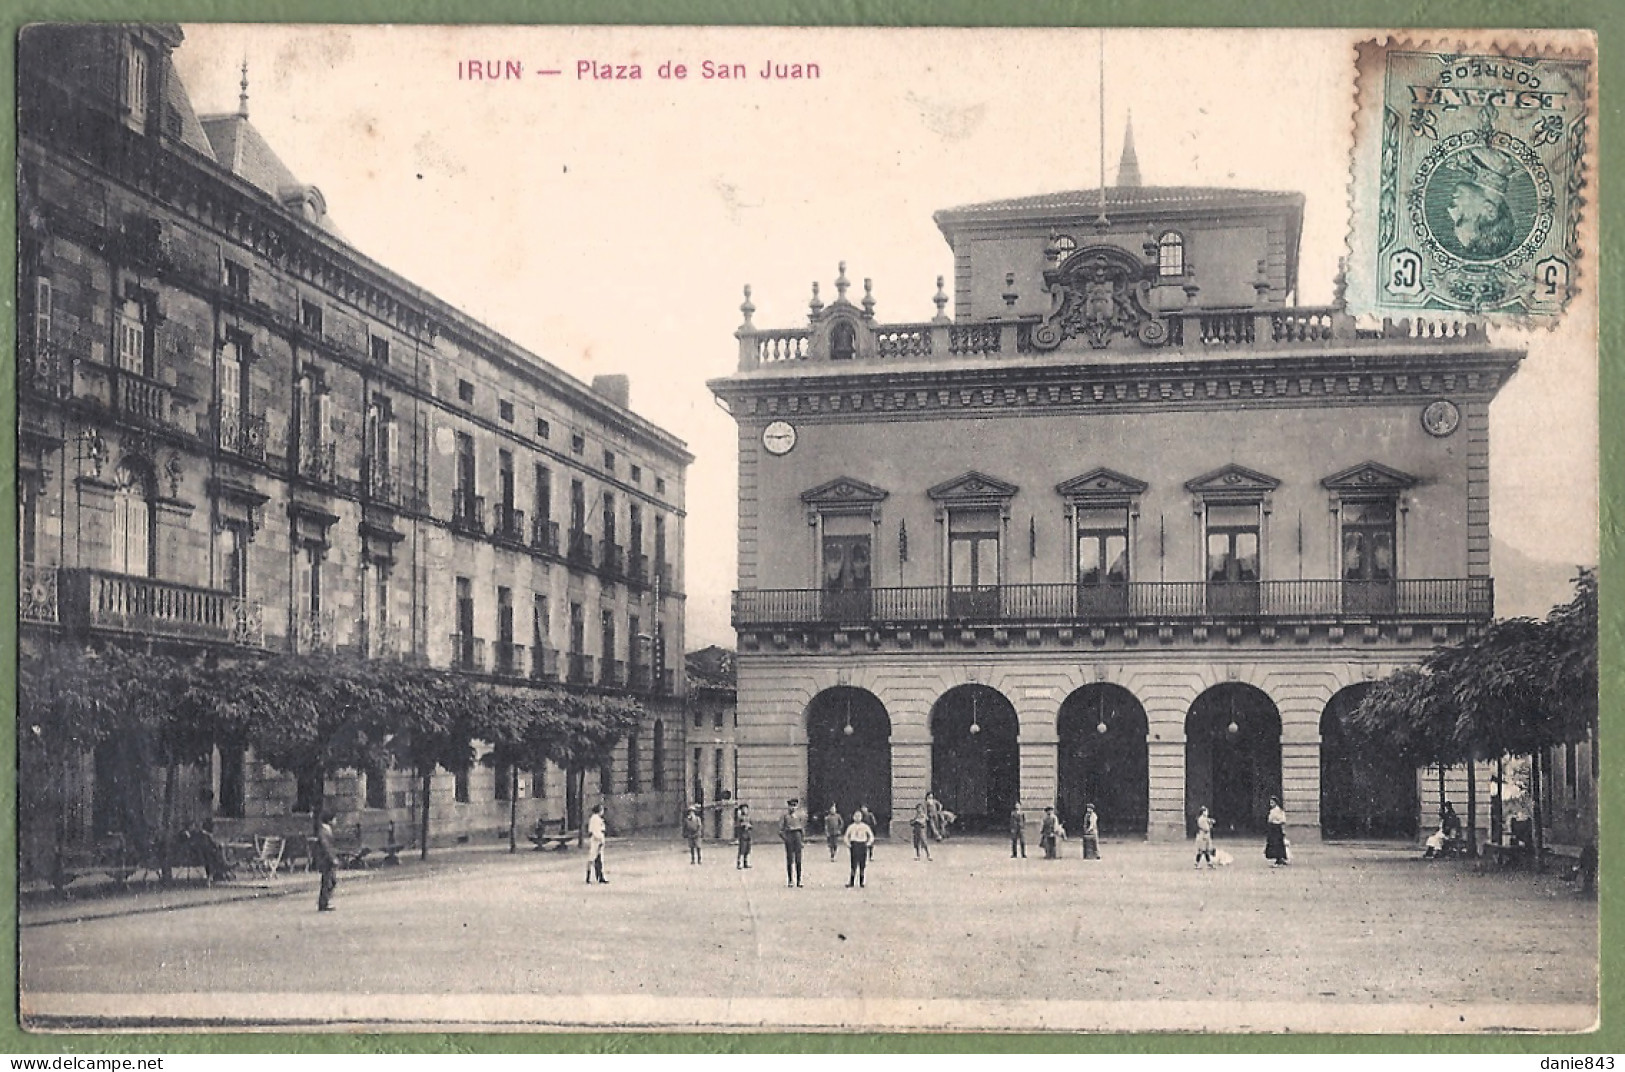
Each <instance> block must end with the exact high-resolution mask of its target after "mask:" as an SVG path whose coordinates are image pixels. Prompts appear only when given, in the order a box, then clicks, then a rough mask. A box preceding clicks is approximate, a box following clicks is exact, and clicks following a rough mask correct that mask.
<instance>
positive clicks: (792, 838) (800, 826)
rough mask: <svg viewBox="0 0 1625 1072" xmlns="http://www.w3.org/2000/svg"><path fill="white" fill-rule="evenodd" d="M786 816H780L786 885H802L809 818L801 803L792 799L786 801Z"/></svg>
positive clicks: (780, 837) (780, 835)
mask: <svg viewBox="0 0 1625 1072" xmlns="http://www.w3.org/2000/svg"><path fill="white" fill-rule="evenodd" d="M784 803H785V808H784V814H783V815H781V816H779V840H780V841H783V842H784V878H785V885H787V886H797V887H799V886H800V885H801V847H802V845H803V843H804V842H805V841H806V839H807V816H806V814H805V813H803V812H802V810H801V801H800V799H799V798H797V797H791V798H790V799H789V800H787V801H785V802H784Z"/></svg>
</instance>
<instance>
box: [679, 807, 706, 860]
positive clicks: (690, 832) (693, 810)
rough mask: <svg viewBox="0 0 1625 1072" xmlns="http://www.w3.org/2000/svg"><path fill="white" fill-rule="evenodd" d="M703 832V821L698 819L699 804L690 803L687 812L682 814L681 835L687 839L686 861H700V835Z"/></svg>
mask: <svg viewBox="0 0 1625 1072" xmlns="http://www.w3.org/2000/svg"><path fill="white" fill-rule="evenodd" d="M704 832H705V823H704V822H702V821H701V819H700V806H699V805H698V804H690V805H689V806H688V814H686V815H684V816H683V837H684V838H686V839H687V840H688V862H689V863H691V864H697V863H699V862H700V835H701V834H703V833H704Z"/></svg>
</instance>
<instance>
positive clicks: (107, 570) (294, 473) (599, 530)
mask: <svg viewBox="0 0 1625 1072" xmlns="http://www.w3.org/2000/svg"><path fill="white" fill-rule="evenodd" d="M181 40H182V34H181V31H180V30H179V28H177V27H174V26H135V25H106V26H99V27H52V26H41V27H34V28H30V29H29V30H28V31H26V32H25V33H24V35H23V37H22V39H21V45H20V49H19V64H20V69H19V81H18V85H19V87H20V98H21V99H20V141H19V155H20V171H19V180H20V188H19V203H20V214H19V215H20V226H19V235H20V240H21V281H22V286H21V291H22V293H21V295H20V297H21V301H20V316H19V324H20V325H21V326H20V329H19V336H20V337H19V340H18V343H19V346H18V354H19V361H18V398H19V411H20V426H21V428H20V441H19V451H18V459H19V462H18V464H19V473H18V481H17V487H18V498H19V526H20V544H21V563H22V564H21V570H22V584H21V593H22V605H21V618H22V622H23V633H22V649H23V658H25V659H26V658H28V657H29V653H30V651H31V648H32V646H33V645H35V644H37V643H39V642H40V641H42V640H44V639H46V638H49V637H51V636H53V635H64V634H66V635H71V636H76V637H80V638H88V639H94V640H112V641H126V642H134V643H139V644H155V645H158V646H160V647H164V646H168V647H171V648H178V649H180V650H188V651H196V650H200V649H205V648H213V649H216V650H217V651H219V652H221V653H224V654H227V655H230V656H247V655H253V654H256V653H262V652H273V651H290V650H291V651H296V652H313V651H324V650H334V649H340V650H343V649H348V650H353V651H355V652H358V653H360V654H362V655H364V656H367V657H373V658H411V659H416V660H421V661H427V662H428V663H429V664H432V665H436V666H443V667H452V668H456V669H458V670H461V671H464V672H466V673H468V674H469V675H472V676H473V677H475V678H478V679H482V680H486V681H496V682H500V683H506V684H510V685H513V686H515V687H524V686H526V685H527V684H528V683H531V682H537V681H545V682H558V683H561V684H563V685H567V686H569V687H572V688H580V689H588V690H603V691H605V692H607V693H610V694H617V695H635V696H637V697H640V698H641V699H642V701H643V703H644V706H645V709H646V711H647V712H648V717H647V718H646V720H645V722H644V724H643V726H642V728H641V730H640V732H639V735H638V737H637V738H636V739H635V740H633V741H631V742H630V743H629V744H627V745H623V746H622V748H621V750H620V753H619V756H618V758H617V760H616V763H615V765H614V768H613V769H612V770H610V771H608V772H606V773H605V774H604V775H603V776H602V777H601V778H591V779H588V782H589V785H588V790H589V793H590V794H593V795H596V794H597V793H599V792H602V793H603V794H606V795H608V796H609V797H611V798H613V799H612V800H611V807H610V814H611V816H612V821H613V822H615V823H616V824H617V825H619V826H620V827H622V828H632V827H636V826H639V825H647V824H651V823H661V824H669V823H673V822H675V821H676V819H677V817H678V815H679V813H680V808H679V806H678V805H679V803H680V801H681V797H682V784H681V781H682V771H683V762H682V753H681V749H682V724H683V707H682V701H681V691H682V685H681V682H682V674H681V672H680V671H681V663H680V659H681V655H682V652H683V650H684V646H683V574H682V561H683V540H684V536H683V521H684V509H685V508H684V498H683V496H684V474H685V470H686V467H687V465H688V464H689V462H690V461H691V460H692V459H691V456H690V455H689V454H688V452H687V451H686V450H685V448H684V445H683V443H682V442H680V441H679V440H678V439H676V438H675V437H674V436H672V435H670V434H669V433H667V432H665V431H663V430H662V429H660V428H658V427H655V426H654V425H653V424H651V423H649V422H648V421H646V420H644V419H642V418H640V417H638V416H636V415H635V414H634V413H632V412H631V410H630V409H629V408H628V384H627V381H626V380H625V378H624V377H614V376H611V377H604V378H602V379H600V380H598V381H595V382H594V384H593V385H592V386H591V387H590V388H589V387H588V386H587V385H585V384H582V383H581V382H579V381H577V380H575V379H572V378H571V377H569V376H568V375H566V374H564V373H563V372H561V371H560V370H558V369H557V368H555V367H553V366H552V365H550V364H548V363H547V362H546V361H545V360H543V359H541V358H539V357H537V356H536V355H535V354H533V353H530V352H528V351H526V350H525V349H523V348H522V347H520V346H519V345H517V344H516V343H514V342H513V341H511V340H509V339H507V338H504V337H503V336H501V335H499V334H497V333H496V332H494V331H492V330H491V329H489V328H487V327H486V326H484V325H482V324H480V323H479V322H477V321H475V320H474V319H472V318H471V317H469V316H468V315H466V314H465V313H462V312H460V311H458V310H457V309H455V308H453V307H452V306H451V305H450V304H448V303H446V302H444V301H442V300H440V299H439V298H436V297H435V296H434V295H432V294H429V293H427V292H425V291H424V290H422V289H421V288H419V287H417V286H414V285H413V284H412V283H411V282H409V281H408V280H406V279H403V278H401V277H400V276H398V275H396V274H394V273H393V272H390V271H389V270H387V269H385V268H383V267H382V266H380V265H379V264H377V263H376V262H374V261H372V260H370V259H368V257H367V256H366V255H365V254H363V253H361V252H360V251H359V250H357V249H356V248H355V247H354V246H352V245H351V244H350V243H349V242H348V241H346V239H345V238H344V236H343V235H342V234H341V233H340V232H339V231H338V229H337V228H336V227H335V226H334V223H333V220H332V217H330V216H329V215H328V208H329V206H328V205H327V204H326V202H325V199H324V198H323V196H322V193H321V191H320V190H318V189H317V188H316V187H314V186H311V185H307V184H305V183H303V182H301V181H300V180H299V179H298V178H297V177H295V176H294V175H293V174H291V173H290V172H289V170H288V168H287V167H286V166H284V165H283V163H282V162H281V161H280V160H279V159H278V157H277V154H276V153H275V152H274V151H273V150H272V148H271V147H270V146H269V145H268V144H267V143H266V142H265V141H264V139H263V138H262V137H261V136H260V135H259V133H258V132H257V131H256V130H255V128H254V126H253V124H252V123H251V122H250V120H249V110H248V83H247V71H246V68H245V71H244V82H243V96H242V99H241V102H240V106H239V108H238V110H237V111H236V112H235V113H232V114H225V115H213V116H209V115H205V116H199V115H197V114H195V113H194V111H193V108H192V105H191V103H190V101H189V99H188V96H187V92H186V87H185V86H183V85H182V84H181V82H180V80H179V78H178V77H177V74H176V69H175V67H174V65H173V63H172V60H171V54H172V51H173V50H174V49H175V48H176V47H178V46H179V45H180V44H181ZM668 652H669V653H672V658H671V659H670V660H669V661H668V659H667V657H666V656H667V653H668ZM674 670H675V671H676V672H675V673H674ZM117 759H118V757H116V756H113V755H105V756H104V755H100V754H98V755H95V756H87V757H86V760H85V765H84V771H83V775H84V778H85V781H86V786H87V800H88V801H89V802H90V803H88V804H87V806H86V807H85V808H83V809H81V810H80V811H79V812H78V813H77V814H76V815H75V816H73V817H72V818H71V823H72V825H73V826H74V830H72V831H70V834H74V835H89V834H91V833H93V832H99V830H97V827H98V819H97V816H98V815H99V814H100V813H101V812H102V811H104V810H105V808H104V807H103V805H102V804H100V803H99V801H100V797H101V796H102V795H105V794H102V793H101V792H100V791H99V790H98V788H97V786H98V785H102V784H103V783H105V782H106V781H107V780H108V778H109V777H110V772H111V771H112V768H113V767H114V766H116V764H117ZM554 773H555V774H556V773H557V772H554ZM500 774H501V772H493V771H491V770H490V769H489V768H487V767H482V766H480V765H476V766H475V767H474V768H472V769H471V770H468V771H460V772H454V773H446V774H445V776H444V777H443V778H440V779H438V780H437V781H436V784H435V787H434V791H433V800H432V801H430V802H428V806H429V807H431V808H432V809H433V813H434V815H435V829H437V830H439V831H442V832H446V833H448V834H468V833H470V832H473V831H478V830H490V829H492V828H494V827H495V826H496V825H497V823H498V822H499V821H500V820H501V819H503V818H505V817H506V814H507V804H506V803H505V802H503V801H501V800H499V799H498V798H499V797H500V796H502V795H504V793H505V789H506V786H505V785H504V782H505V780H506V779H505V778H504V777H501V776H500ZM195 777H196V778H198V779H199V780H201V781H202V782H203V784H202V786H201V787H200V788H199V790H198V792H197V793H196V794H193V795H192V796H190V797H188V799H189V800H196V801H201V802H202V805H201V806H202V807H203V809H204V810H205V811H213V812H215V813H216V815H217V817H218V818H219V819H220V820H221V821H222V823H224V824H226V825H227V826H228V827H229V825H230V823H231V821H233V820H239V819H240V820H242V821H243V822H244V823H245V824H247V825H250V826H252V825H255V824H260V825H264V824H267V823H274V821H275V820H276V819H277V817H278V816H283V815H287V814H288V813H290V812H292V811H297V810H299V809H301V808H305V809H307V810H308V804H307V803H306V800H307V799H308V797H309V796H310V793H309V792H308V787H300V786H297V785H295V784H294V782H293V780H292V779H290V778H288V777H287V776H285V775H282V774H280V773H278V772H276V771H274V770H272V769H270V768H268V767H265V766H264V765H262V764H259V763H256V762H255V761H254V759H253V757H252V756H251V755H250V756H244V755H242V754H240V753H239V754H236V755H231V754H227V755H222V756H217V757H216V761H215V763H214V764H213V769H212V770H208V771H203V772H198V773H196V774H195ZM521 785H522V792H523V793H524V794H525V796H526V801H525V805H524V808H523V809H522V812H521V815H522V818H523V819H524V821H526V822H530V821H532V820H533V819H534V818H536V817H543V816H553V815H555V814H557V815H558V817H560V818H572V819H573V818H575V817H574V816H570V817H566V816H564V815H563V814H562V809H563V808H564V806H565V804H564V796H565V794H564V779H563V778H562V777H552V778H549V777H548V772H546V771H542V772H537V773H536V774H535V777H534V779H531V778H527V779H525V780H524V781H523V782H522V783H521ZM328 792H330V793H331V794H333V797H334V799H335V800H336V801H337V803H338V805H339V809H340V812H341V815H340V823H341V825H348V824H351V823H357V822H361V821H363V820H365V821H367V822H369V823H372V824H375V825H376V824H381V823H383V822H385V821H390V822H399V825H400V828H401V829H402V830H403V831H405V830H411V829H415V822H413V821H412V817H413V816H415V815H416V814H418V812H417V809H419V808H420V807H422V806H424V803H425V802H422V801H419V800H417V799H416V796H417V794H416V792H415V790H414V787H413V779H412V778H411V777H409V776H408V775H406V774H404V773H401V772H394V771H374V772H366V773H364V774H362V775H357V776H354V777H351V776H348V775H346V776H341V777H339V778H336V779H334V780H333V784H331V785H329V786H328ZM590 799H591V797H589V800H590ZM194 806H197V805H194ZM29 818H30V817H29V816H28V815H27V814H25V816H24V822H25V826H26V824H27V823H28V822H29ZM307 825H308V819H307ZM25 834H26V831H25Z"/></svg>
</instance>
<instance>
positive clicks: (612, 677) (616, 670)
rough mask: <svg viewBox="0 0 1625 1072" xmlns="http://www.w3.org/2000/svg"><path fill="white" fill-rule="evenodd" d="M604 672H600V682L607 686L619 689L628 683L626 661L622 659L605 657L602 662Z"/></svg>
mask: <svg viewBox="0 0 1625 1072" xmlns="http://www.w3.org/2000/svg"><path fill="white" fill-rule="evenodd" d="M601 669H602V671H603V672H602V673H601V674H599V677H598V683H599V684H600V685H603V686H605V687H606V688H611V689H618V688H620V687H621V686H623V685H624V684H626V662H625V661H624V660H622V659H605V660H604V661H603V663H602V664H601Z"/></svg>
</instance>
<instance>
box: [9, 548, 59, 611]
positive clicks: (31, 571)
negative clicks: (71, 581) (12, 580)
mask: <svg viewBox="0 0 1625 1072" xmlns="http://www.w3.org/2000/svg"><path fill="white" fill-rule="evenodd" d="M56 581H57V570H56V568H55V567H54V566H35V565H30V564H27V563H25V564H24V565H23V566H22V568H21V569H20V570H18V573H17V617H18V618H19V619H20V620H22V621H25V622H43V623H45V624H49V625H54V624H56V622H57V621H58V620H59V618H60V612H59V610H58V608H57V587H56Z"/></svg>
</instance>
